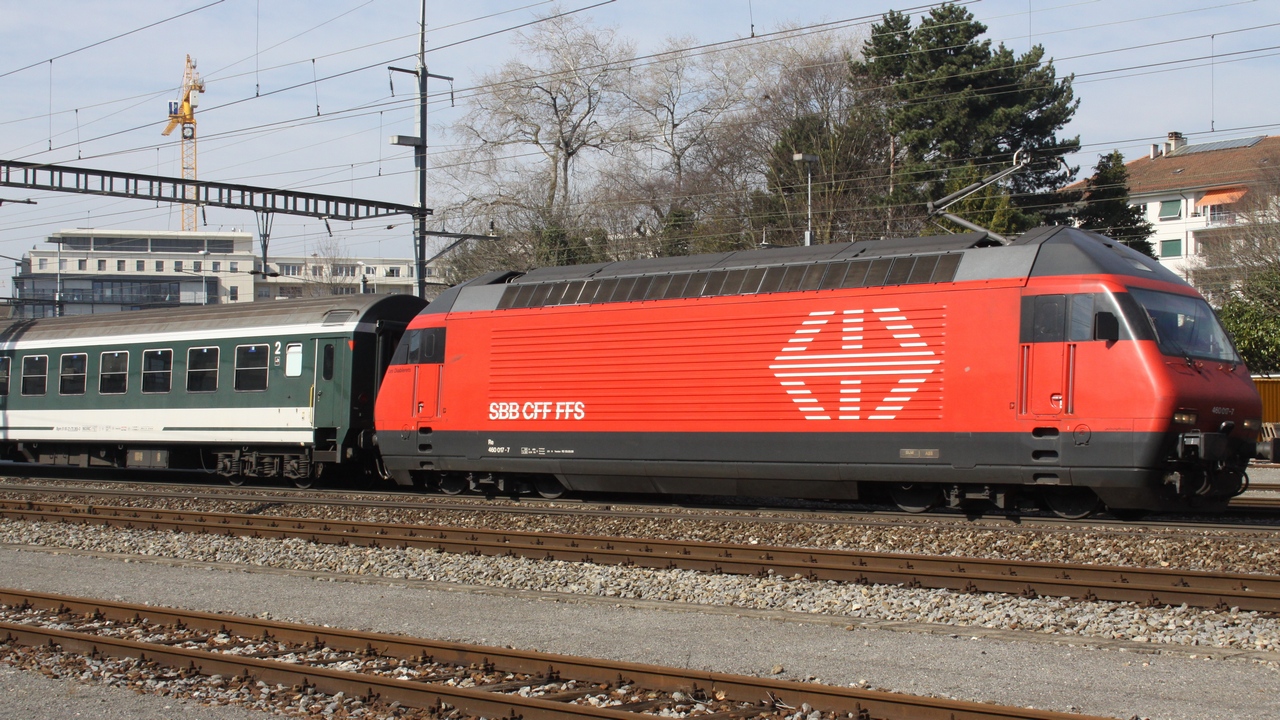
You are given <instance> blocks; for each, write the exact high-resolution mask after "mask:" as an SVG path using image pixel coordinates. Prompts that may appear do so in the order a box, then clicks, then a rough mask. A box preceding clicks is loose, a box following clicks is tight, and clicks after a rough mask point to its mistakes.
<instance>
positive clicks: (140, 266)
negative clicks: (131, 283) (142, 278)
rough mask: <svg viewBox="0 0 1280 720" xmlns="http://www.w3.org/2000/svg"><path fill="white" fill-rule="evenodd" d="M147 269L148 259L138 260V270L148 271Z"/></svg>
mask: <svg viewBox="0 0 1280 720" xmlns="http://www.w3.org/2000/svg"><path fill="white" fill-rule="evenodd" d="M146 271H147V261H146V260H139V261H138V272H146Z"/></svg>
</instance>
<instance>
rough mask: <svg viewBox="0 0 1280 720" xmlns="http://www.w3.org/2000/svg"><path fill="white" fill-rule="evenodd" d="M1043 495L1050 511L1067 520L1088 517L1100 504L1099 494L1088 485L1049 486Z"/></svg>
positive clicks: (1045, 504)
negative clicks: (1087, 486)
mask: <svg viewBox="0 0 1280 720" xmlns="http://www.w3.org/2000/svg"><path fill="white" fill-rule="evenodd" d="M1042 497H1043V499H1044V506H1045V508H1047V509H1048V510H1049V512H1051V513H1053V514H1054V515H1057V516H1058V517H1060V518H1064V519H1067V520H1080V519H1082V518H1087V517H1089V516H1090V515H1092V514H1093V513H1094V512H1096V511H1097V509H1098V505H1099V500H1098V494H1097V493H1095V492H1094V491H1092V490H1090V489H1089V488H1086V487H1056V488H1047V489H1045V491H1044V493H1043V495H1042Z"/></svg>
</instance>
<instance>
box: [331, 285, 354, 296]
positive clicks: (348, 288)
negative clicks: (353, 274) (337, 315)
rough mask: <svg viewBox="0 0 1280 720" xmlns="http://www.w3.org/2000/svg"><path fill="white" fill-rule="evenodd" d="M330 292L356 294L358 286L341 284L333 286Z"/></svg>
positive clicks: (333, 293) (332, 293) (334, 293)
mask: <svg viewBox="0 0 1280 720" xmlns="http://www.w3.org/2000/svg"><path fill="white" fill-rule="evenodd" d="M330 294H331V295H355V294H356V288H355V286H354V285H340V286H338V287H336V288H333V289H332V291H331V292H330Z"/></svg>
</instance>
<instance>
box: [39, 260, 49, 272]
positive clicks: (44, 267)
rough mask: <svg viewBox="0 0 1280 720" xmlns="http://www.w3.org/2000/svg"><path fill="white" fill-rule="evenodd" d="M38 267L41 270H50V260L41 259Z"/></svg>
mask: <svg viewBox="0 0 1280 720" xmlns="http://www.w3.org/2000/svg"><path fill="white" fill-rule="evenodd" d="M37 265H38V266H39V267H40V269H41V270H48V269H49V258H40V260H39V262H38V263H37Z"/></svg>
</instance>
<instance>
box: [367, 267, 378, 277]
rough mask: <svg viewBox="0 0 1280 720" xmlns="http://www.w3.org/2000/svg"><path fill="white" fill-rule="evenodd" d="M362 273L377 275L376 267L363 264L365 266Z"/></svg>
mask: <svg viewBox="0 0 1280 720" xmlns="http://www.w3.org/2000/svg"><path fill="white" fill-rule="evenodd" d="M364 274H365V275H377V274H378V268H376V267H374V266H373V265H365V266H364Z"/></svg>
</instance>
